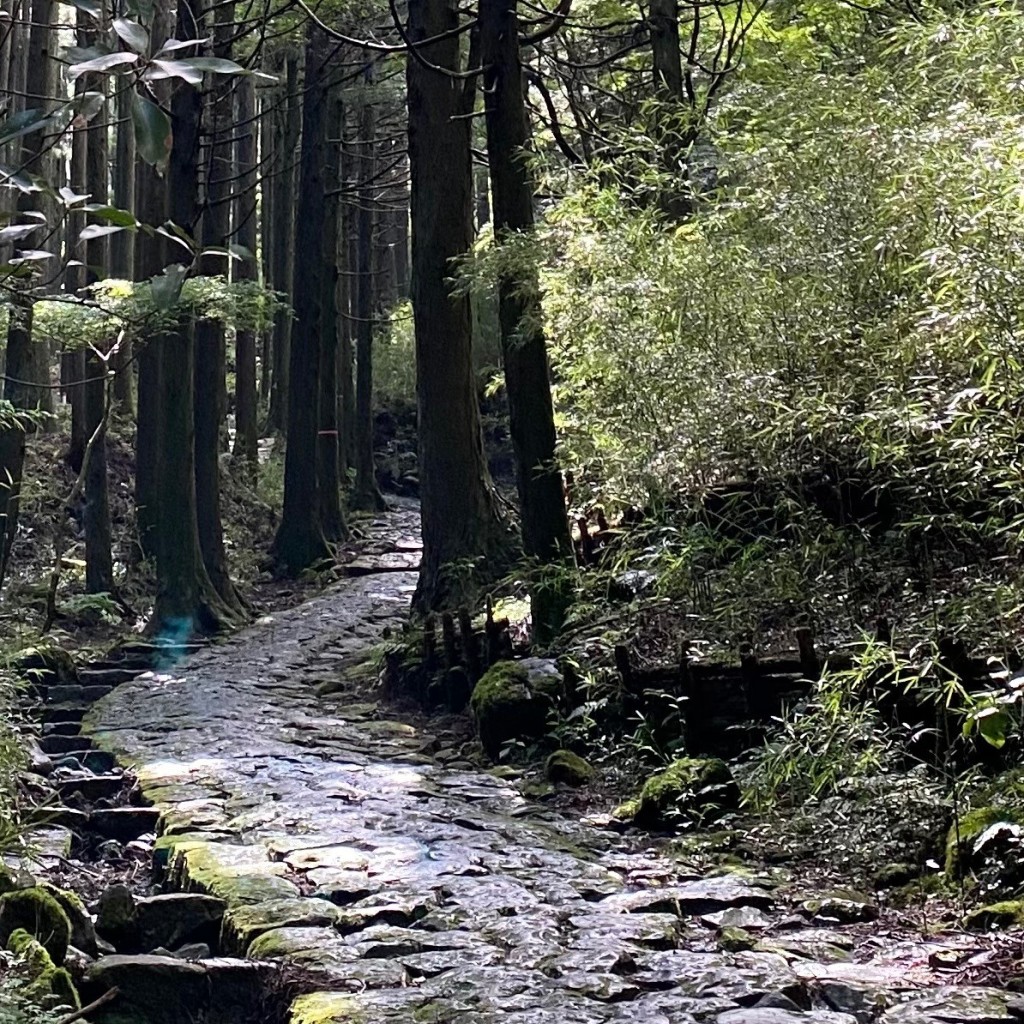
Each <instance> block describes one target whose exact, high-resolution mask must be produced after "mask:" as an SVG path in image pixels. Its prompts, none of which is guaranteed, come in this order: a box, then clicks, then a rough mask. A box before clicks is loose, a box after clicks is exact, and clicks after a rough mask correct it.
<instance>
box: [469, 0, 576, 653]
mask: <svg viewBox="0 0 1024 1024" xmlns="http://www.w3.org/2000/svg"><path fill="white" fill-rule="evenodd" d="M480 50H481V63H482V65H483V68H484V104H485V111H486V123H487V162H488V167H489V169H490V175H491V203H492V218H493V223H494V237H495V240H496V242H497V243H498V244H499V245H501V244H502V243H503V242H505V241H506V240H508V239H509V238H510V237H511V236H513V235H515V234H517V233H520V232H530V231H531V230H532V229H533V226H534V210H533V204H534V190H533V182H532V180H531V176H530V170H529V165H528V162H527V155H528V154H527V150H528V144H529V126H528V123H527V118H526V102H525V95H524V85H523V82H524V79H523V70H522V65H521V62H520V54H519V19H518V16H517V13H516V4H515V0H480ZM498 304H499V305H498V313H499V320H500V324H501V344H502V356H503V360H504V364H505V390H506V393H507V395H508V409H509V432H510V434H511V436H512V446H513V449H514V452H515V461H516V483H517V486H518V491H519V505H520V512H521V516H522V531H523V547H524V549H525V551H526V554H527V555H528V556H531V557H533V558H536V559H538V560H539V561H540V562H541V563H542V564H545V565H547V564H552V563H557V562H560V561H563V560H567V559H571V557H572V542H571V539H570V535H569V522H568V518H567V516H566V509H565V497H564V490H563V484H562V476H561V473H560V472H559V470H558V465H557V463H556V461H555V418H554V408H553V404H552V400H551V383H550V378H549V374H548V358H547V347H546V345H545V339H544V330H543V326H542V324H543V320H542V316H541V309H540V288H539V284H538V281H537V277H536V271H535V270H534V269H533V268H529V267H525V266H522V265H521V264H520V265H517V266H515V267H514V268H512V269H507V270H506V271H505V272H504V273H503V274H502V275H501V277H500V279H499V282H498ZM561 605H562V599H561V597H560V596H559V595H558V594H557V593H556V592H554V591H553V590H552V589H551V588H549V587H542V588H539V589H538V590H537V592H536V593H535V594H534V596H533V621H534V629H535V631H537V633H538V635H539V636H540V637H541V638H544V637H545V636H550V634H551V633H552V632H553V631H555V630H557V629H558V627H559V625H560V619H561V617H562V612H563V611H564V609H563V608H562V607H561Z"/></svg>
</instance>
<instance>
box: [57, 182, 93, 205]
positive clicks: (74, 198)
mask: <svg viewBox="0 0 1024 1024" xmlns="http://www.w3.org/2000/svg"><path fill="white" fill-rule="evenodd" d="M57 195H58V196H60V198H61V199H62V200H63V202H64V205H65V206H74V205H75V204H76V203H81V202H83V201H84V200H86V199H88V198H89V193H88V192H76V191H75V190H74V189H73V188H69V187H68V186H67V185H61V187H60V188H59V189H57Z"/></svg>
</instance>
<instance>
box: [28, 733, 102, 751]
mask: <svg viewBox="0 0 1024 1024" xmlns="http://www.w3.org/2000/svg"><path fill="white" fill-rule="evenodd" d="M39 749H40V750H42V752H43V753H44V754H51V755H52V754H79V753H81V754H84V753H85V752H86V751H88V750H91V749H92V741H91V740H87V739H86V738H85V737H84V736H78V735H75V736H59V735H54V736H44V737H43V738H42V739H41V740H40V741H39Z"/></svg>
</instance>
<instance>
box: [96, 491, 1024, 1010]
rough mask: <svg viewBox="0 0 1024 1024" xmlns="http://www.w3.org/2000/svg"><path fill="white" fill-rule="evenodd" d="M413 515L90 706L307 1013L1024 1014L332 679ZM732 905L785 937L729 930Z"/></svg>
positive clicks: (245, 946) (366, 620) (229, 932)
mask: <svg viewBox="0 0 1024 1024" xmlns="http://www.w3.org/2000/svg"><path fill="white" fill-rule="evenodd" d="M416 529H417V524H416V522H415V517H414V513H412V512H411V511H408V510H407V511H404V512H399V513H395V514H392V515H390V516H385V517H382V519H381V520H379V521H378V522H377V524H375V530H376V532H377V535H378V537H379V539H380V541H381V543H380V544H379V545H378V548H379V550H380V552H382V553H383V557H382V559H381V560H380V561H378V562H377V563H376V565H377V566H378V567H381V568H383V571H379V572H375V571H373V570H374V567H375V563H374V561H373V556H367V557H366V558H363V559H361V563H362V566H363V571H364V572H365V574H364V575H359V576H354V577H352V578H349V579H346V580H344V581H343V582H341V583H339V584H337V585H335V586H333V587H331V588H330V589H329V590H328V591H326V592H325V593H324V594H322V595H321V596H319V597H317V598H316V599H314V600H311V601H308V602H307V603H305V604H303V605H301V606H300V607H297V608H294V609H291V610H288V611H285V612H282V613H280V614H275V615H273V616H268V617H267V618H265V619H262V620H260V621H259V622H258V623H256V624H255V625H254V626H252V627H251V628H249V629H247V630H246V631H244V632H243V633H240V634H239V635H237V636H235V637H233V638H232V639H231V640H229V641H228V642H226V643H223V644H219V645H217V646H214V647H210V648H208V649H206V650H204V651H203V652H201V653H200V654H198V655H196V656H194V657H192V658H190V659H189V660H188V661H187V662H186V663H184V664H181V665H179V666H177V667H175V668H174V669H173V670H170V671H168V672H166V673H162V674H153V673H148V674H146V675H145V676H141V677H139V678H137V679H136V680H134V681H133V682H130V683H126V684H124V685H122V686H120V687H119V688H118V689H117V690H115V691H114V693H112V694H111V695H110V696H109V697H107V698H105V699H104V700H103V701H101V702H100V703H99V704H97V705H96V706H95V707H94V709H93V711H92V712H91V714H90V717H89V719H88V721H87V723H86V724H87V729H88V731H89V732H90V733H91V735H92V737H93V739H94V740H95V741H96V743H97V745H99V746H101V747H105V748H106V749H108V750H112V751H114V752H116V753H117V754H118V755H119V756H120V758H121V759H122V760H123V761H124V762H125V763H126V764H129V765H131V766H133V767H134V768H135V769H136V771H137V772H138V774H139V778H140V781H141V784H142V786H143V789H144V791H145V793H146V796H147V797H148V798H149V799H150V800H151V801H152V802H153V803H154V804H155V805H156V806H157V807H158V808H159V809H160V810H161V812H162V814H161V836H160V838H159V839H158V842H157V853H158V856H159V857H163V858H166V859H167V862H168V864H169V870H170V875H171V878H172V880H173V881H174V882H175V884H176V885H177V886H178V887H179V888H181V889H187V890H192V891H198V892H205V893H209V894H213V895H216V896H219V897H221V898H222V899H224V900H225V901H226V903H227V908H228V909H227V914H226V916H225V919H224V926H223V933H222V935H223V938H222V952H224V953H228V954H234V955H239V956H248V957H249V958H252V959H258V960H270V961H278V962H285V963H292V964H301V965H304V966H306V967H310V968H315V969H316V970H317V971H318V972H319V973H320V977H321V978H322V982H321V986H322V991H321V992H318V993H314V994H313V995H307V996H303V997H301V998H300V999H299V1000H298V1001H297V1002H296V1003H295V1004H294V1005H293V1007H292V1011H291V1016H292V1020H293V1021H294V1022H295V1024H320V1022H326V1021H338V1022H342V1021H346V1022H348V1021H351V1022H378V1021H379V1022H391V1021H395V1022H413V1021H415V1022H438V1024H440V1022H451V1024H505V1022H513V1021H515V1022H522V1024H549V1022H550V1024H556V1022H557V1024H592V1022H593V1024H598V1022H613V1021H614V1022H620V1021H621V1022H625V1021H631V1022H645V1024H685V1022H689V1021H693V1020H697V1021H715V1022H716V1024H801V1022H805V1024H855V1022H856V1021H860V1022H869V1021H876V1020H881V1021H882V1022H884V1024H918V1022H922V1024H924V1022H943V1024H955V1022H957V1021H964V1022H978V1024H980V1022H985V1024H1000V1022H1003V1021H1006V1022H1010V1021H1016V1020H1020V1019H1022V1018H1024V1003H1021V1002H1020V1001H1019V1000H1018V998H1017V997H1014V996H1009V995H1006V994H1003V993H1000V992H998V991H995V990H991V989H953V988H949V987H944V986H943V985H942V982H941V978H940V977H938V976H936V975H935V974H934V973H933V972H932V971H931V969H930V968H929V967H928V962H929V952H930V951H931V950H933V949H935V948H938V947H937V946H930V945H928V944H925V943H918V944H914V945H912V946H910V945H908V946H907V947H906V948H903V949H897V950H892V949H890V950H887V951H886V955H885V957H884V959H883V958H879V957H874V958H870V957H867V956H864V955H859V952H858V950H857V949H853V946H854V941H855V938H854V937H855V935H861V936H862V935H863V930H861V931H860V932H853V931H844V929H843V928H842V927H839V926H834V927H823V928H811V927H809V926H808V924H807V923H806V922H800V921H795V920H794V919H793V918H792V917H791V916H790V917H788V919H787V914H786V910H785V908H782V907H779V908H777V907H775V900H774V899H773V894H772V892H771V890H770V889H769V888H767V887H762V886H761V885H758V884H757V883H756V881H753V880H744V879H742V878H740V877H738V876H735V875H726V876H719V877H710V878H694V877H693V876H692V875H690V876H680V874H679V873H678V869H677V867H676V865H674V864H673V863H672V862H670V861H669V860H667V859H663V858H661V857H659V856H658V855H656V854H647V855H642V854H635V853H630V852H628V851H627V850H626V849H625V848H624V847H621V846H620V845H618V844H620V842H621V841H620V840H619V839H618V838H617V837H615V836H613V835H611V834H609V833H603V832H600V831H598V830H595V829H590V828H588V827H586V826H584V825H582V824H580V823H578V822H573V821H570V820H561V819H558V818H555V817H553V816H552V815H551V814H550V813H549V812H544V811H540V810H538V809H536V808H534V807H532V806H531V805H529V804H527V803H525V802H524V801H523V799H522V798H521V797H520V796H519V795H518V794H517V792H516V791H515V790H513V789H511V788H509V787H508V786H507V784H505V783H503V782H502V781H500V780H498V779H496V778H495V777H493V776H491V775H489V774H486V773H482V772H481V773H472V772H458V771H453V770H449V769H444V768H441V767H439V766H437V765H435V764H433V763H431V762H430V761H429V759H428V758H426V757H425V756H424V754H423V749H424V738H423V737H422V736H420V735H418V734H417V732H416V731H415V730H414V729H413V728H412V727H411V726H408V725H403V724H402V723H400V722H389V721H381V720H379V719H378V718H377V717H376V711H375V708H374V707H373V706H371V705H366V704H355V703H352V702H351V701H352V698H351V697H348V698H343V697H342V698H339V697H338V696H335V697H328V698H325V699H320V698H317V697H316V696H315V694H314V687H315V686H316V684H317V683H318V682H321V681H325V680H332V679H337V678H338V676H339V675H340V674H341V673H343V672H344V670H345V668H346V666H351V665H353V664H354V663H356V662H358V661H359V660H361V657H362V656H364V655H365V654H366V652H367V650H368V649H369V648H370V647H372V646H373V645H374V644H375V643H377V642H379V640H380V638H381V634H382V631H383V630H384V629H385V627H388V626H391V627H395V626H398V625H399V624H400V623H401V621H402V619H403V617H404V616H405V614H406V610H407V607H408V602H409V598H410V596H411V594H412V590H413V587H414V584H415V574H414V573H413V572H412V571H402V569H401V565H402V561H401V560H400V559H399V560H396V559H395V558H394V557H393V556H391V555H388V554H387V553H386V552H387V551H388V550H389V549H390V550H391V551H392V552H393V551H395V550H396V549H397V550H399V551H405V552H408V550H409V549H410V548H411V547H413V546H414V545H413V544H411V543H410V541H409V537H410V535H414V534H415V532H416ZM400 537H401V538H404V539H402V540H400V541H399V542H398V543H397V545H396V544H393V543H389V541H388V538H391V540H394V539H396V538H400ZM702 919H703V920H702ZM723 922H724V923H730V922H735V923H737V924H742V925H743V927H745V928H747V929H748V930H751V931H755V932H759V933H760V934H762V935H764V936H765V938H764V942H765V944H766V945H767V948H772V943H773V941H774V942H775V946H774V949H775V950H776V951H769V952H753V951H747V952H739V953H725V952H721V951H718V950H716V949H715V948H714V936H715V933H714V931H713V930H712V929H711V928H710V927H709V925H714V924H721V923H723ZM946 945H947V946H948V943H947V944H946ZM851 949H852V955H851ZM864 961H867V962H864Z"/></svg>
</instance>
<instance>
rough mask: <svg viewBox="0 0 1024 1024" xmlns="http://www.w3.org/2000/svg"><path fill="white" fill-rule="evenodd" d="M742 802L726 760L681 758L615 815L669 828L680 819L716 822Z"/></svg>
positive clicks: (636, 821)
mask: <svg viewBox="0 0 1024 1024" xmlns="http://www.w3.org/2000/svg"><path fill="white" fill-rule="evenodd" d="M739 802H740V790H739V786H737V785H736V780H735V779H734V778H733V777H732V772H731V771H729V766H728V765H727V764H726V763H725V762H724V761H722V760H720V759H719V758H717V757H681V758H679V759H678V760H676V761H673V762H672V763H671V764H670V765H669V766H668V767H667V768H666V769H664V770H663V771H660V772H658V773H657V774H656V775H652V776H651V777H650V778H649V779H648V780H647V781H646V782H645V783H644V784H643V788H642V789H641V790H640V795H639V796H638V797H637V798H636V799H635V800H630V801H627V802H626V803H624V804H622V805H620V806H619V807H618V808H616V810H615V817H617V818H619V819H620V820H623V821H632V822H633V823H634V824H636V825H639V826H641V827H642V828H669V827H672V826H674V825H676V824H678V823H679V822H680V821H698V822H702V823H707V822H709V821H714V820H715V819H716V818H719V817H721V815H722V814H723V813H724V812H725V811H730V810H734V809H735V808H737V807H739Z"/></svg>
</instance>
